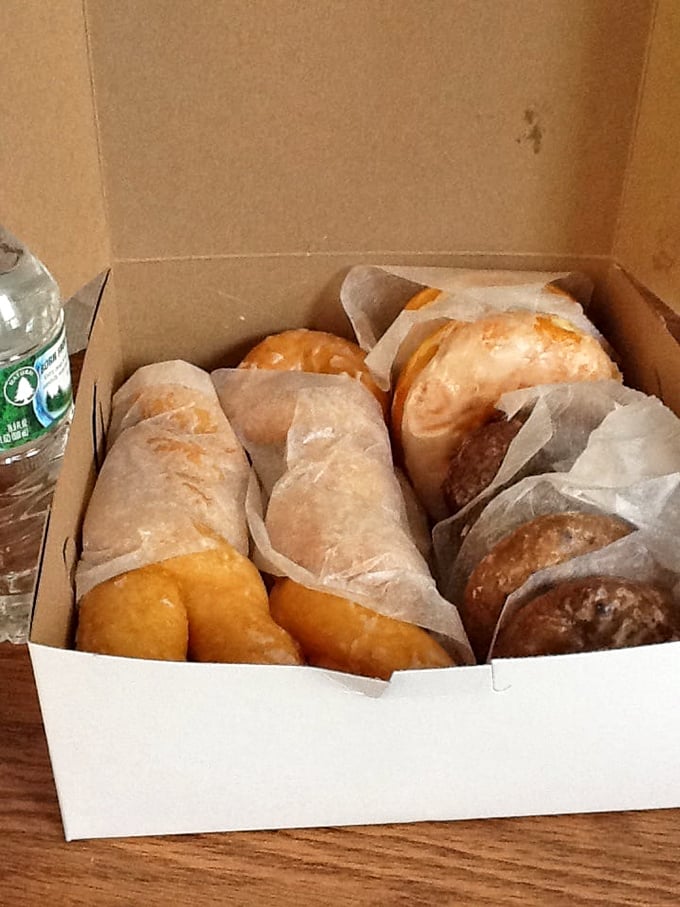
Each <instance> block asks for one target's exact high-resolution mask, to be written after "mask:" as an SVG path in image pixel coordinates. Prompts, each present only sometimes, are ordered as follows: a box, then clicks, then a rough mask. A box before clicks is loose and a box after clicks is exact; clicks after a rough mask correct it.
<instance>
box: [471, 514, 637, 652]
mask: <svg viewBox="0 0 680 907" xmlns="http://www.w3.org/2000/svg"><path fill="white" fill-rule="evenodd" d="M630 531H631V529H630V526H629V525H628V524H627V523H625V522H624V521H623V520H620V519H618V518H617V517H613V516H607V515H604V514H597V513H578V512H572V511H568V512H566V513H551V514H546V515H545V516H539V517H536V519H534V520H530V521H529V522H528V523H522V525H521V526H518V527H517V528H516V529H515V530H513V531H512V532H511V533H509V534H508V535H506V536H505V537H504V538H502V539H501V540H500V542H498V544H497V545H495V547H494V548H492V549H491V551H490V552H489V553H488V554H487V555H486V557H485V558H483V559H482V560H481V561H480V562H479V564H478V565H477V566H476V567H475V569H474V570H473V571H472V573H471V574H470V578H469V580H468V583H467V586H466V587H465V593H464V595H463V602H462V604H461V607H460V615H461V618H462V620H463V624H464V625H465V630H466V631H467V634H468V637H469V639H470V643H471V645H472V648H473V650H474V652H475V655H476V656H477V658H478V660H479V661H484V660H485V659H486V655H487V652H488V651H489V645H490V644H491V639H492V637H493V633H494V630H495V629H496V624H497V623H498V618H499V617H500V614H501V611H502V610H503V605H504V604H505V600H506V598H507V597H508V596H509V595H510V594H511V593H513V592H514V591H515V590H516V589H519V587H520V586H522V585H523V584H524V583H525V582H526V581H527V580H528V579H529V577H530V576H531V575H532V574H533V573H536V572H537V571H538V570H543V569H544V568H546V567H553V566H555V565H556V564H561V563H563V562H564V561H568V560H571V558H573V557H578V556H579V555H582V554H587V553H588V552H589V551H596V550H597V549H598V548H604V547H605V545H610V544H611V543H612V542H615V541H616V540H617V539H620V538H622V537H623V536H624V535H628V533H629V532H630Z"/></svg>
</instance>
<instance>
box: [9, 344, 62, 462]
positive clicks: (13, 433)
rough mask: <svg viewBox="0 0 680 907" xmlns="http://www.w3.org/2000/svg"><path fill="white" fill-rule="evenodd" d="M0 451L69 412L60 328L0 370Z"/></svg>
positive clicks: (35, 436) (30, 437) (17, 444)
mask: <svg viewBox="0 0 680 907" xmlns="http://www.w3.org/2000/svg"><path fill="white" fill-rule="evenodd" d="M0 388H2V397H1V398H0V450H11V448H13V447H20V446H21V445H22V444H28V443H29V442H31V441H35V440H37V439H38V438H40V437H41V436H42V435H44V434H46V433H47V432H48V431H49V430H50V429H51V428H52V426H53V425H55V424H56V423H57V422H60V421H61V419H63V417H64V416H65V415H66V414H67V413H68V412H69V410H70V407H71V401H72V399H73V394H72V391H71V368H70V365H69V360H68V349H67V346H66V333H65V330H64V328H63V327H62V329H61V331H60V332H59V334H58V335H57V337H56V339H55V340H52V341H50V343H48V344H47V346H44V347H43V348H42V349H41V350H39V351H38V352H37V353H34V354H32V355H31V356H29V357H28V358H26V359H22V360H20V361H19V362H14V363H12V365H8V366H7V367H6V368H3V369H0Z"/></svg>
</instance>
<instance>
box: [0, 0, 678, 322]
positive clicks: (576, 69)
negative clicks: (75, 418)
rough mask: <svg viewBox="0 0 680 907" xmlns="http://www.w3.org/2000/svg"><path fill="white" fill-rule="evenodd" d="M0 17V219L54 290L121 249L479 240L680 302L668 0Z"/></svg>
mask: <svg viewBox="0 0 680 907" xmlns="http://www.w3.org/2000/svg"><path fill="white" fill-rule="evenodd" d="M3 14H4V15H3ZM0 16H3V19H4V20H5V21H4V22H3V35H4V36H5V41H6V60H7V61H8V62H9V66H10V77H9V80H8V81H9V82H10V83H13V84H14V85H16V93H15V94H14V96H13V97H14V103H13V104H12V107H11V108H10V109H8V110H7V113H6V117H5V119H6V121H7V124H8V127H9V128H8V130H7V132H6V138H5V151H4V153H3V154H2V156H1V157H0V179H1V180H2V185H3V186H4V187H6V197H5V199H4V210H3V212H2V217H3V219H4V220H5V221H6V222H7V223H8V225H9V226H10V227H11V228H13V229H14V230H15V232H17V233H19V234H20V235H22V236H23V237H24V238H25V239H26V240H27V241H28V242H29V243H30V244H32V245H33V246H34V248H35V249H36V251H37V252H38V254H40V255H42V257H43V258H44V260H45V261H46V263H47V264H48V266H49V267H51V269H52V270H53V271H54V272H55V274H56V276H57V278H58V279H59V280H60V282H61V284H62V288H63V291H64V293H65V294H68V293H70V292H71V291H72V290H74V289H75V288H76V287H77V286H78V285H79V284H82V283H83V282H84V281H85V280H86V279H87V278H89V277H91V276H92V275H93V274H95V273H97V271H98V270H100V269H101V267H102V266H103V265H104V264H105V263H110V262H114V263H115V262H117V261H130V260H133V261H139V260H148V259H152V260H155V259H178V258H180V259H181V258H187V257H213V256H218V257H219V256H242V255H265V254H271V253H275V254H286V253H289V254H308V253H312V254H313V253H314V252H324V253H328V252H331V253H343V254H347V253H351V252H353V251H358V250H362V251H369V252H370V251H372V252H375V253H376V256H377V257H379V256H380V255H382V254H386V253H401V252H404V253H408V252H414V251H426V252H429V251H432V252H473V253H475V252H482V253H484V252H495V253H506V254H508V253H510V254H521V255H525V256H526V255H527V254H529V255H531V254H541V255H546V254H550V255H553V256H555V255H557V256H574V255H575V256H580V255H583V256H588V257H592V256H600V257H602V258H604V259H607V258H608V257H610V256H612V255H613V256H614V257H615V258H616V259H618V260H619V261H620V262H621V263H622V264H623V265H624V266H627V267H629V268H630V269H631V271H632V272H633V273H634V274H635V275H636V276H638V277H639V278H640V279H641V280H642V281H643V282H644V283H645V284H646V285H647V286H649V288H650V289H652V290H653V291H655V292H656V293H658V294H659V295H660V296H662V297H663V298H664V299H666V300H667V301H668V302H669V303H671V304H675V305H677V306H680V264H678V263H677V251H678V244H679V243H680V212H679V211H678V207H677V204H676V202H675V199H676V198H677V195H678V193H677V190H678V189H679V188H680V170H678V169H677V168H676V167H675V152H676V148H677V147H678V142H677V139H678V138H679V131H680V125H679V123H680V95H678V92H677V91H676V90H675V87H676V85H677V84H678V80H679V79H680V56H679V55H678V54H677V53H676V52H675V48H677V46H678V39H679V38H680V8H679V7H678V5H677V4H676V3H675V2H674V0H660V2H659V3H658V4H657V3H654V2H653V0H626V2H625V3H622V2H620V0H617V2H604V3H597V4H595V3H592V2H590V0H577V2H573V3H568V4H566V3H543V2H538V0H536V2H529V3H527V2H524V0H516V2H510V3H504V4H498V3H495V2H492V0H490V2H487V3H479V2H478V3H474V4H473V3H468V2H447V3H435V4H430V5H428V7H427V14H426V15H425V14H424V9H423V6H422V3H420V2H418V0H398V2H397V0H395V2H386V3H382V4H368V5H367V4H365V3H363V2H362V0H349V2H347V3H343V4H324V3H318V2H316V0H309V2H306V3H296V4H282V3H276V2H268V0H258V2H255V3H253V2H252V0H215V2H212V3H210V4H206V3H201V2H196V0H194V2H191V0H182V2H176V3H172V4H168V3H166V2H164V0H147V2H145V3H144V4H139V3H137V2H135V0H118V2H116V3H110V2H108V0H84V3H81V0H54V2H51V3H50V4H45V3H43V2H42V0H8V2H7V3H5V4H3V6H2V10H0ZM645 71H646V74H645ZM641 86H642V87H641ZM638 111H639V115H638V113H637V112H638ZM674 112H675V115H673V114H674ZM674 190H676V191H674Z"/></svg>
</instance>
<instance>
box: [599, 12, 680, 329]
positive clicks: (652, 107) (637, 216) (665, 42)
mask: <svg viewBox="0 0 680 907" xmlns="http://www.w3.org/2000/svg"><path fill="white" fill-rule="evenodd" d="M679 154H680V4H678V3H677V0H660V2H659V4H658V8H657V13H656V17H655V21H654V24H653V28H652V32H651V37H650V44H649V51H648V60H647V69H646V73H645V77H644V82H643V86H642V93H641V97H640V109H639V116H638V123H637V129H636V133H635V139H634V142H633V146H632V153H631V159H630V163H629V167H628V173H627V177H626V187H625V193H624V197H623V202H622V206H621V217H620V221H619V227H618V231H617V238H616V244H615V248H614V254H615V257H616V258H617V259H618V260H619V261H620V262H621V263H622V264H623V265H624V266H625V267H626V268H628V269H629V270H630V271H631V272H632V273H633V274H634V275H635V277H637V278H638V279H639V280H640V281H641V282H642V283H644V284H645V285H646V286H647V287H649V289H651V290H652V291H653V292H654V293H656V294H657V295H658V296H659V297H660V298H661V299H663V300H664V302H666V303H667V304H668V305H671V306H673V308H675V309H676V311H678V312H680V203H679V199H680V166H679V163H678V155H679Z"/></svg>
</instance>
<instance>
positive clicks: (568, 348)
mask: <svg viewBox="0 0 680 907" xmlns="http://www.w3.org/2000/svg"><path fill="white" fill-rule="evenodd" d="M607 378H618V379H620V378H621V376H620V374H619V371H618V369H617V368H616V366H615V365H614V363H613V362H612V361H611V359H610V358H609V356H608V355H607V354H606V352H605V351H604V349H603V348H602V347H601V346H600V344H599V342H598V341H597V340H596V339H595V338H594V337H593V336H591V335H590V334H586V333H584V332H582V331H580V330H578V329H577V328H576V327H574V325H573V324H571V323H570V322H567V321H565V320H564V319H562V318H558V317H557V316H554V315H547V314H543V313H534V312H529V311H524V310H521V311H511V312H499V313H496V314H493V315H488V316H486V317H484V318H481V319H479V320H478V321H474V322H468V323H463V322H450V323H448V324H445V325H444V326H443V327H441V328H440V329H439V330H438V331H436V332H435V334H433V335H431V336H430V337H429V338H428V339H427V340H425V342H424V343H423V344H421V346H420V347H419V348H418V349H417V350H416V352H415V353H414V354H413V356H412V357H411V359H410V360H409V362H408V363H407V364H406V367H405V368H404V369H403V371H402V373H401V375H400V377H399V380H398V382H397V386H396V390H395V394H394V400H393V404H392V428H393V436H394V438H395V440H396V442H397V443H399V444H400V445H401V449H402V453H403V459H404V464H405V467H406V470H407V472H408V475H409V477H410V479H411V481H412V483H413V485H414V488H415V489H416V492H417V493H418V495H419V496H420V498H421V500H422V502H423V503H424V505H425V507H426V509H427V510H428V512H429V513H430V516H432V517H433V518H434V519H441V518H442V517H443V516H445V513H446V508H445V505H444V500H443V495H442V485H443V482H444V479H445V477H446V471H447V468H448V464H449V461H450V459H451V455H452V453H453V451H454V450H455V449H456V447H457V446H458V445H459V444H460V443H461V441H462V440H463V439H464V438H465V437H466V436H467V435H468V434H469V433H470V432H471V431H473V430H474V429H475V428H478V427H479V426H480V425H482V424H484V423H485V422H487V421H488V420H489V419H490V418H491V417H492V415H493V413H494V409H495V404H496V402H497V401H498V399H499V397H501V396H502V395H503V394H504V393H506V392H508V391H512V390H518V389H520V388H523V387H532V386H534V385H536V384H552V383H557V382H564V381H595V380H603V379H607Z"/></svg>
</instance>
